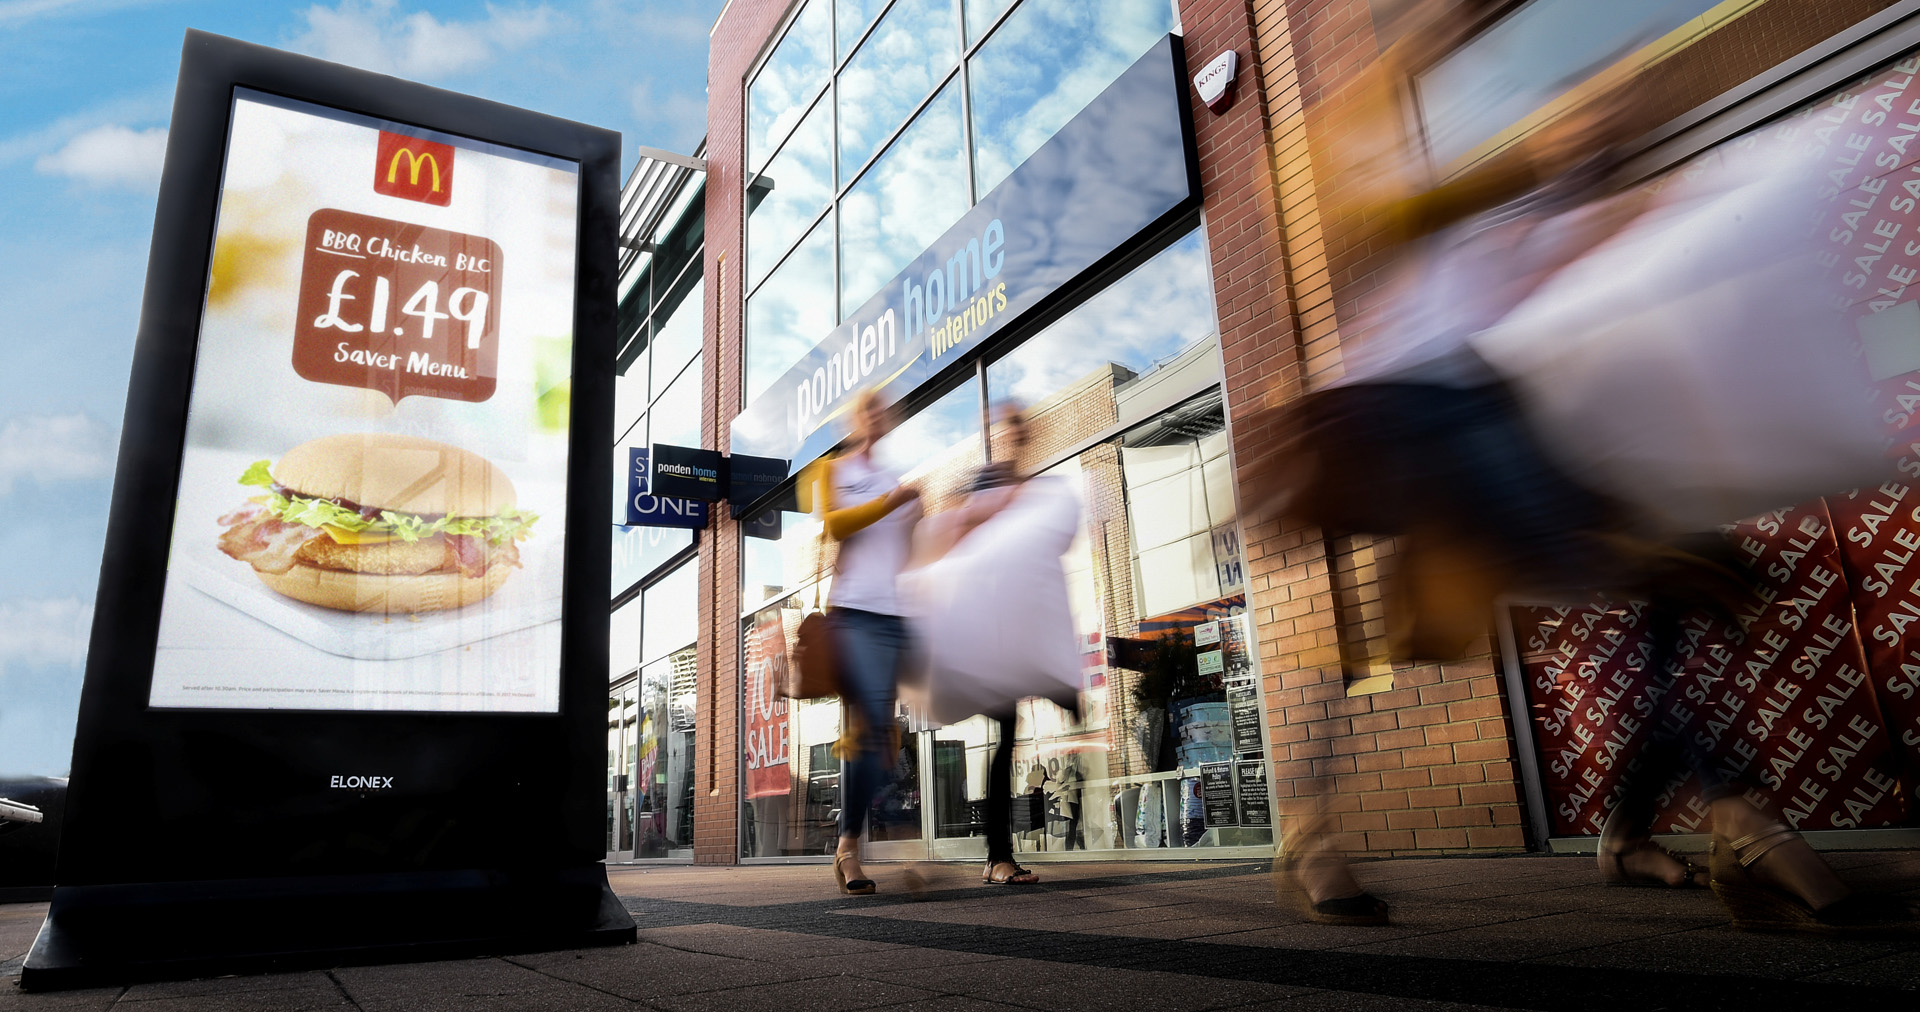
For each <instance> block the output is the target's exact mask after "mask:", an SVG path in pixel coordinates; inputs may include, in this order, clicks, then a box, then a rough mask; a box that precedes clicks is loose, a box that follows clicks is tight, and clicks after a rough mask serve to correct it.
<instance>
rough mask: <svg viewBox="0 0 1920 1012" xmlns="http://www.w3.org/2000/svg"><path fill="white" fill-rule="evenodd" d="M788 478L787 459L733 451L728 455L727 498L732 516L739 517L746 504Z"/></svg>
mask: <svg viewBox="0 0 1920 1012" xmlns="http://www.w3.org/2000/svg"><path fill="white" fill-rule="evenodd" d="M786 480H787V462H786V461H784V460H781V459H780V458H778V457H755V456H753V455H751V454H745V453H736V454H733V455H732V456H730V457H728V458H727V499H728V501H730V502H732V503H733V506H734V510H735V513H734V516H735V517H738V516H740V513H741V511H744V510H745V509H746V507H747V505H748V504H749V503H752V502H753V501H754V500H756V499H758V498H760V497H761V496H763V495H766V494H767V493H768V492H771V491H773V490H774V489H775V488H778V487H779V485H780V483H781V482H783V481H786Z"/></svg>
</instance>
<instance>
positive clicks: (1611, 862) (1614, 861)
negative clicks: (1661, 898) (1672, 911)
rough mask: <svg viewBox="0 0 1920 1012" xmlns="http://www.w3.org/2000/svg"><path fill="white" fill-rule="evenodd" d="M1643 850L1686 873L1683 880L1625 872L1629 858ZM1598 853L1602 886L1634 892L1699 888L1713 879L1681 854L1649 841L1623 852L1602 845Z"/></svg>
mask: <svg viewBox="0 0 1920 1012" xmlns="http://www.w3.org/2000/svg"><path fill="white" fill-rule="evenodd" d="M1643 850H1651V851H1656V852H1658V853H1661V854H1665V855H1666V856H1667V857H1668V858H1669V859H1671V860H1672V861H1673V862H1674V863H1676V864H1678V865H1679V866H1680V867H1681V868H1683V869H1685V870H1686V877H1685V878H1682V879H1681V880H1680V881H1678V882H1669V881H1667V880H1666V879H1664V878H1661V877H1660V876H1658V875H1636V874H1634V873H1633V872H1630V871H1628V870H1627V858H1628V856H1630V855H1633V854H1637V853H1640V852H1641V851H1643ZM1599 854H1600V882H1601V884H1602V885H1609V886H1627V887H1630V888H1635V889H1698V888H1700V887H1701V886H1703V885H1706V884H1707V883H1708V882H1709V881H1711V879H1712V876H1711V875H1710V874H1709V873H1708V871H1707V869H1705V868H1702V867H1700V866H1699V865H1697V864H1694V863H1693V861H1691V860H1690V859H1688V858H1686V857H1684V856H1682V855H1680V854H1675V853H1674V852H1673V851H1670V850H1668V849H1667V848H1665V847H1662V846H1660V845H1659V844H1657V843H1655V842H1653V841H1652V840H1642V841H1640V843H1639V844H1638V845H1636V846H1632V847H1628V848H1626V849H1625V850H1611V849H1608V848H1607V847H1605V846H1604V845H1603V846H1602V847H1601V849H1600V851H1599Z"/></svg>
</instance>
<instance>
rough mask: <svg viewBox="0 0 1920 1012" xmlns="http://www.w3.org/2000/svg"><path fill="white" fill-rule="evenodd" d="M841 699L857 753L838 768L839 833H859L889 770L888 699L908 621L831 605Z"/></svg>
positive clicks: (894, 689)
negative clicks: (855, 727) (854, 725)
mask: <svg viewBox="0 0 1920 1012" xmlns="http://www.w3.org/2000/svg"><path fill="white" fill-rule="evenodd" d="M829 614H831V615H832V616H833V628H834V631H835V632H836V633H837V634H838V635H837V636H836V637H835V645H836V646H838V647H839V648H840V698H841V700H842V701H843V702H844V703H846V704H847V706H848V707H850V708H851V709H852V710H853V712H854V713H855V714H856V715H857V716H858V718H859V720H860V724H861V734H860V750H859V754H858V755H856V756H854V757H853V758H852V759H849V760H847V761H846V762H844V763H842V764H841V767H840V835H841V836H859V835H860V833H861V832H862V831H863V830H865V829H866V828H867V810H868V809H870V808H872V807H873V799H874V798H876V797H879V796H880V791H881V790H882V789H883V788H885V787H886V786H887V779H888V777H890V776H891V775H892V773H893V703H894V699H895V697H897V696H898V695H899V675H900V664H901V661H902V660H903V659H904V658H905V656H906V652H907V623H906V621H905V620H904V619H902V618H901V617H900V616H898V615H881V614H878V613H877V612H871V611H860V610H858V609H855V608H835V609H833V611H831V612H830V613H829Z"/></svg>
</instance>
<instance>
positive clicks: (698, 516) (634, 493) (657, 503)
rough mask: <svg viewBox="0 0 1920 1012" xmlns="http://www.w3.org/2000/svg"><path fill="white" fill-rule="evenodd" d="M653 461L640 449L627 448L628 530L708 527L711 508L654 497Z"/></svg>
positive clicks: (668, 497) (669, 497)
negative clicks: (633, 528) (651, 478)
mask: <svg viewBox="0 0 1920 1012" xmlns="http://www.w3.org/2000/svg"><path fill="white" fill-rule="evenodd" d="M649 459H650V457H649V455H648V453H647V451H646V450H643V449H640V448H639V447H628V448H627V526H628V527H684V528H686V529H688V530H694V531H697V530H702V529H704V528H705V527H706V526H707V504H706V503H704V502H702V501H700V500H698V499H680V498H676V497H673V496H662V495H653V494H651V491H650V490H651V488H652V486H651V484H650V482H649V471H650V468H649V464H648V461H649Z"/></svg>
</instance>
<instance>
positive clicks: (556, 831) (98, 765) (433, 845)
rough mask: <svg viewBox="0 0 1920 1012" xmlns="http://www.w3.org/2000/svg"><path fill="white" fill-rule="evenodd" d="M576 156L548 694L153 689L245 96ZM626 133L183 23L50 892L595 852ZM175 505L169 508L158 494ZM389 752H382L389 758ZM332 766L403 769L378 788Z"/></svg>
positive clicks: (507, 863)
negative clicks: (212, 274) (459, 700)
mask: <svg viewBox="0 0 1920 1012" xmlns="http://www.w3.org/2000/svg"><path fill="white" fill-rule="evenodd" d="M237 88H246V89H251V90H254V91H259V92H265V93H268V94H271V95H279V96H282V97H285V98H289V99H294V100H297V101H301V102H307V103H311V104H313V105H317V106H322V107H326V108H331V109H337V110H340V111H342V112H346V113H350V114H357V115H361V116H366V117H371V118H374V119H379V120H386V121H391V122H394V123H401V124H408V125H412V126H417V127H419V128H420V129H422V130H428V131H437V132H443V133H447V134H453V135H457V136H460V137H465V138H470V139H472V140H475V141H480V142H484V143H490V144H498V145H503V146H507V147H512V148H518V149H522V150H525V151H529V152H533V153H536V154H542V155H546V156H549V157H552V158H557V159H563V160H566V161H569V162H573V163H575V164H576V165H578V167H579V179H580V193H579V204H578V217H577V221H576V227H577V233H576V247H575V257H576V270H575V275H574V277H575V281H574V284H575V291H574V333H573V361H572V369H573V375H572V381H571V395H570V400H571V404H570V417H569V434H568V444H569V453H568V457H569V459H568V469H567V486H568V499H567V506H566V510H565V513H566V526H567V538H566V546H565V556H564V559H565V561H564V568H563V574H564V575H563V590H562V606H561V607H562V619H561V621H562V630H563V632H562V646H561V658H560V672H559V675H560V696H559V706H558V711H557V712H523V713H500V712H466V711H461V712H441V711H433V712H425V711H403V710H377V711H376V710H349V711H343V710H289V709H247V710H239V709H197V708H196V709H186V708H174V707H153V706H150V705H149V703H148V700H149V697H150V693H151V682H152V673H153V662H154V654H155V648H156V645H157V639H158V634H159V620H160V613H161V593H162V590H163V585H164V581H165V576H166V566H167V556H168V553H169V549H170V545H169V540H170V538H169V534H170V532H171V529H172V519H173V518H172V511H173V508H174V504H175V503H176V501H177V495H178V490H179V480H180V466H181V463H182V457H183V453H184V449H185V438H186V421H187V409H188V402H189V398H190V392H191V388H192V380H193V373H194V365H195V358H196V355H197V350H198V344H199V332H200V324H201V318H202V315H203V310H204V305H205V294H206V285H207V278H208V271H209V268H210V264H211V258H212V253H213V237H214V229H215V225H216V217H217V213H218V208H219V204H220V192H221V186H222V174H223V169H224V165H225V160H226V154H227V143H228V134H229V130H230V125H231V119H232V110H233V104H234V101H235V97H236V96H235V90H236V89H237ZM619 159H620V137H619V134H617V133H614V132H612V131H607V130H603V129H600V128H596V127H591V126H587V125H584V124H580V123H575V122H571V121H567V120H563V119H558V118H555V117H550V116H545V115H541V114H538V113H534V112H531V111H528V110H524V109H519V108H515V107H511V106H506V105H501V104H498V103H494V102H490V101H486V100H483V99H478V98H474V97H471V96H466V95H460V94H456V93H453V92H447V91H443V90H440V89H436V88H431V87H428V86H425V85H421V84H417V83H412V82H407V81H401V80H397V79H394V78H390V77H386V76H383V75H379V74H373V73H369V72H365V71H360V70H354V69H351V68H347V67H343V66H339V65H336V64H331V63H326V62H323V61H320V60H316V59H312V58H309V57H303V56H297V55H294V54H289V53H285V52H281V51H278V50H273V49H268V48H265V47H260V46H254V45H250V44H248V43H244V42H239V41H236V40H233V39H228V38H223V37H221V36H217V35H211V34H208V33H203V32H198V31H189V32H188V33H187V35H186V39H185V42H184V44H183V47H182V54H181V71H180V79H179V85H178V89H177V91H176V94H175V99H174V108H173V117H172V122H171V126H170V132H169V137H168V143H167V153H166V161H165V166H164V169H163V172H162V175H161V184H160V194H159V201H158V208H157V211H156V214H155V218H154V231H153V242H152V248H151V253H150V254H149V259H148V265H147V277H146V287H145V292H144V296H143V299H142V304H141V314H140V323H139V330H138V336H137V338H136V341H135V347H134V355H133V366H132V379H131V383H130V386H129V390H128V399H127V410H126V415H125V421H124V425H123V428H122V437H121V445H120V451H119V459H118V464H117V468H116V471H115V482H114V491H113V498H112V503H111V507H110V510H109V519H108V525H107V539H106V549H105V553H104V556H103V559H102V563H101V571H100V583H99V592H98V596H97V598H96V604H95V611H94V619H93V629H92V635H91V645H90V650H89V653H88V658H87V670H86V681H85V685H84V687H83V689H82V692H81V701H80V712H79V720H78V725H77V727H76V734H75V741H74V756H73V768H72V780H71V788H70V796H69V804H68V811H67V822H66V827H65V833H64V839H63V844H62V848H61V854H60V859H59V868H58V881H59V884H60V885H62V886H78V885H108V884H117V883H141V882H184V881H193V880H205V879H243V878H261V877H276V878H277V877H287V876H298V877H305V876H315V875H365V874H380V873H387V872H408V873H415V872H423V871H454V870H463V869H483V868H509V867H563V866H578V865H582V864H589V863H595V862H598V861H599V860H600V859H601V858H602V857H603V856H604V854H605V849H604V846H603V841H602V840H601V839H600V837H601V836H602V835H604V828H603V826H602V822H603V819H602V817H601V809H602V808H603V807H604V804H605V798H604V791H603V790H601V789H600V785H599V782H598V781H599V779H600V775H601V773H602V772H603V767H604V765H605V756H604V755H603V753H604V747H605V746H604V740H603V737H604V735H603V727H602V725H603V724H604V720H605V716H604V707H605V688H606V687H605V684H604V678H605V673H604V671H603V668H604V667H605V665H606V658H607V631H608V619H609V613H608V611H607V609H606V605H605V602H606V597H605V590H606V586H607V583H608V581H609V579H610V578H611V570H610V566H611V558H610V548H609V546H608V544H607V543H606V541H607V535H606V533H605V528H604V526H603V525H604V513H605V506H604V504H605V503H606V501H607V500H608V498H609V497H610V496H611V494H612V488H611V483H612V475H611V473H610V472H609V471H608V469H607V468H606V467H605V463H604V460H603V458H604V455H605V454H604V451H605V446H604V445H603V444H604V439H603V438H601V437H602V435H603V434H604V433H605V432H607V431H609V430H610V429H611V427H612V424H613V380H612V370H611V369H610V368H608V366H609V364H610V363H611V362H612V360H613V354H614V344H615V327H614V296H615V290H616V282H617V278H616V276H615V275H616V264H617V252H616V236H617V228H618V206H619V204H618V202H619ZM157 503H165V504H166V508H165V510H164V512H165V514H166V516H165V523H164V525H163V524H161V522H160V517H159V516H158V515H157V512H158V511H156V510H155V509H154V504H157ZM383 766H384V767H389V768H388V769H385V770H383V769H381V768H380V767H383ZM334 774H380V775H389V776H394V778H395V783H394V787H393V788H392V789H390V790H385V791H377V792H376V791H369V792H354V791H348V790H342V789H337V788H332V787H330V786H329V782H330V777H331V776H332V775H334Z"/></svg>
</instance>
